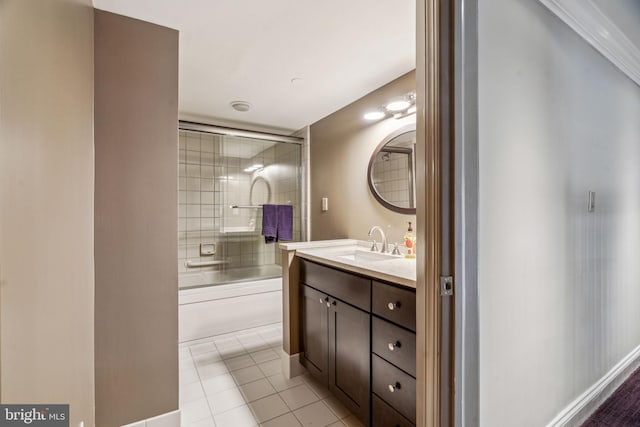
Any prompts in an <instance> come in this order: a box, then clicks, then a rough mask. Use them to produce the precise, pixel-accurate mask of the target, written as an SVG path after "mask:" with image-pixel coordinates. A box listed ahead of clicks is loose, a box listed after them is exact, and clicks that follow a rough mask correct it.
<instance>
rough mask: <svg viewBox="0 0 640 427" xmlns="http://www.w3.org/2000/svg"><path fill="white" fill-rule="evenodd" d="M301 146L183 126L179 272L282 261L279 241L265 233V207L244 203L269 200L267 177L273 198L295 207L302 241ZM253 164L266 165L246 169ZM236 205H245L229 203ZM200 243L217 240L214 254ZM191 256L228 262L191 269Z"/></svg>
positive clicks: (296, 232)
mask: <svg viewBox="0 0 640 427" xmlns="http://www.w3.org/2000/svg"><path fill="white" fill-rule="evenodd" d="M300 151H301V150H300V146H299V145H295V144H285V143H273V142H269V141H262V140H257V139H248V138H239V137H230V136H223V135H214V134H207V133H200V132H190V131H180V136H179V184H178V191H179V196H178V199H179V212H178V218H179V224H178V233H179V236H178V242H179V243H178V244H179V247H178V268H179V272H180V273H185V272H187V271H189V272H195V271H223V270H228V269H234V268H242V267H257V266H261V265H273V264H277V263H279V255H280V251H278V250H276V248H277V245H275V244H270V245H267V244H265V243H264V238H263V237H262V236H261V223H262V209H259V208H247V207H246V206H254V205H261V204H263V203H265V202H267V195H268V194H267V190H266V185H265V184H264V182H265V181H266V182H268V183H269V186H270V190H271V191H270V193H271V194H270V196H271V197H270V200H268V201H269V203H275V204H285V203H286V204H292V205H293V206H294V240H300V191H301V188H300V179H299V175H300V170H299V169H300V167H299V165H300ZM252 165H263V168H261V169H258V170H256V171H253V172H249V171H246V170H245V169H247V168H249V167H251V166H252ZM256 179H257V181H256ZM263 179H264V180H263ZM254 181H255V182H256V185H254V189H253V194H252V196H253V199H251V198H250V196H251V194H250V193H251V185H252V182H254ZM232 205H238V206H245V207H243V208H231V206H232ZM200 244H215V245H216V254H215V255H214V256H213V257H211V256H204V257H201V256H200V250H199V245H200ZM187 260H191V261H211V260H218V261H224V263H223V264H220V265H216V266H212V267H200V268H189V269H187V268H186V267H185V262H186V261H187Z"/></svg>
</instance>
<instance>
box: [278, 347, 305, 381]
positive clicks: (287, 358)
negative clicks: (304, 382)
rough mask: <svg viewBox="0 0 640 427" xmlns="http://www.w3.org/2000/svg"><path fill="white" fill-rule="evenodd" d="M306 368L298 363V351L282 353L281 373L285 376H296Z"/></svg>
mask: <svg viewBox="0 0 640 427" xmlns="http://www.w3.org/2000/svg"><path fill="white" fill-rule="evenodd" d="M306 372H307V370H306V369H305V368H304V366H302V364H301V363H300V353H296V354H291V355H290V354H287V353H286V352H285V353H284V354H283V355H282V374H283V375H284V376H285V377H286V378H289V379H291V378H293V377H297V376H298V375H304V374H305V373H306Z"/></svg>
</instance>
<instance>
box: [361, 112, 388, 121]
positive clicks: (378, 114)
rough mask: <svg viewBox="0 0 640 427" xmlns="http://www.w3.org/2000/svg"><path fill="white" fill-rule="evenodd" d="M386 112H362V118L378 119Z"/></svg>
mask: <svg viewBox="0 0 640 427" xmlns="http://www.w3.org/2000/svg"><path fill="white" fill-rule="evenodd" d="M384 116H386V114H385V113H384V112H383V111H382V110H373V111H369V112H367V113H365V114H364V119H365V120H369V121H374V120H380V119H382V118H384Z"/></svg>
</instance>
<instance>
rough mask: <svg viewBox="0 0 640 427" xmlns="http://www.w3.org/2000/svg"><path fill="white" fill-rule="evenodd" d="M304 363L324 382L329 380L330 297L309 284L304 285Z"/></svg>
mask: <svg viewBox="0 0 640 427" xmlns="http://www.w3.org/2000/svg"><path fill="white" fill-rule="evenodd" d="M301 299H302V301H301V303H302V310H301V315H302V328H301V332H302V350H303V351H302V354H303V357H302V359H301V362H302V364H303V365H304V367H305V368H307V370H308V371H309V372H310V373H311V374H312V375H313V376H314V377H316V378H317V379H318V380H320V381H321V382H322V383H323V384H325V385H326V384H327V380H328V376H327V373H328V369H327V368H328V359H329V350H328V346H327V344H328V341H327V340H328V334H329V332H328V316H327V315H328V312H329V309H328V308H327V305H328V304H329V297H327V295H325V294H323V293H321V292H318V291H316V290H315V289H313V288H310V287H309V286H306V285H305V286H302V296H301Z"/></svg>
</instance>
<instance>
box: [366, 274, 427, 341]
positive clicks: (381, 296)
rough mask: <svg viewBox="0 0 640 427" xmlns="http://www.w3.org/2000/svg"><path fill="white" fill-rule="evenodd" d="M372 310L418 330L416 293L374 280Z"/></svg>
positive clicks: (406, 326)
mask: <svg viewBox="0 0 640 427" xmlns="http://www.w3.org/2000/svg"><path fill="white" fill-rule="evenodd" d="M372 287H373V302H372V304H373V306H372V311H373V312H374V313H375V314H377V315H378V316H380V317H383V318H385V319H388V320H391V321H392V322H395V323H397V324H398V325H401V326H404V327H405V328H407V329H411V330H412V331H414V332H415V330H416V293H415V291H412V290H410V289H402V288H398V287H395V286H392V285H387V284H385V283H381V282H376V281H375V280H374V281H373V286H372Z"/></svg>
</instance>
